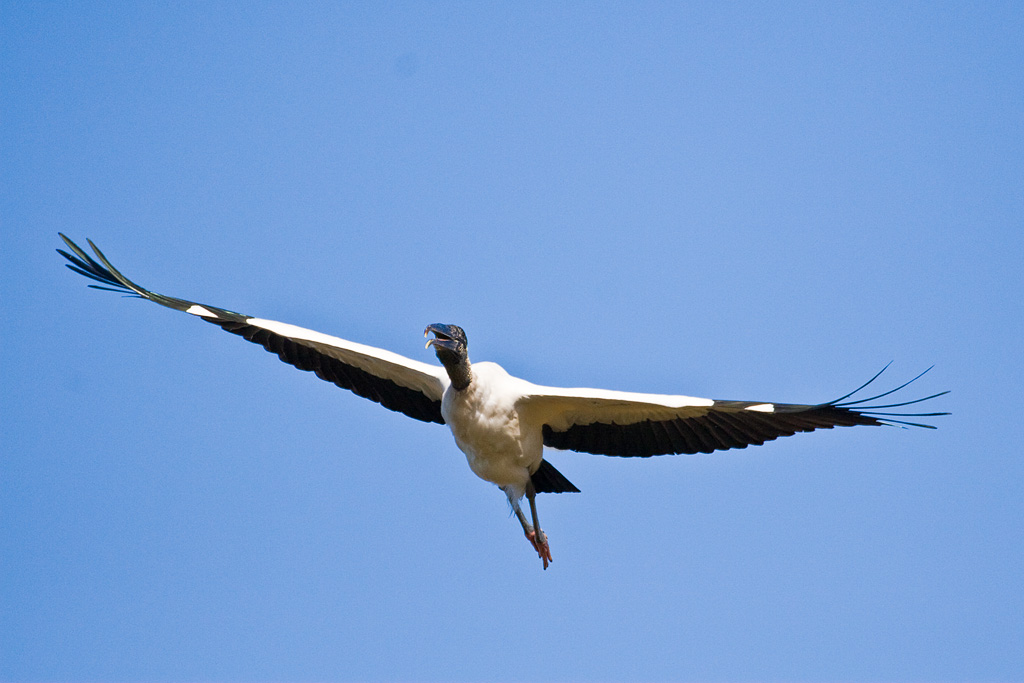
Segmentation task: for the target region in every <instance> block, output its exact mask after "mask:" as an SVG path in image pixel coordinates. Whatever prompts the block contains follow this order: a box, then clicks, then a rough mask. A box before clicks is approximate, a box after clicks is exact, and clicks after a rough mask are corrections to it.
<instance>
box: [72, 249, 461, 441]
mask: <svg viewBox="0 0 1024 683" xmlns="http://www.w3.org/2000/svg"><path fill="white" fill-rule="evenodd" d="M60 237H61V239H63V240H64V243H65V244H67V245H68V248H69V249H70V250H71V252H72V253H70V254H69V253H68V252H66V251H64V250H62V249H58V250H57V251H58V252H60V254H61V255H62V256H63V257H64V258H66V259H67V260H68V261H70V263H67V264H65V265H67V267H68V268H70V269H71V270H73V271H75V272H76V273H80V274H82V275H84V276H86V277H88V278H91V279H93V280H96V281H97V282H99V283H101V284H100V285H89V286H90V287H94V288H96V289H103V290H107V291H112V292H120V293H122V294H128V295H130V296H137V297H140V298H142V299H148V300H149V301H152V302H154V303H157V304H160V305H161V306H167V307H168V308H173V309H174V310H176V311H184V312H185V313H191V314H192V315H195V316H198V317H200V318H202V319H203V320H205V321H207V322H210V323H213V324H215V325H219V326H221V327H222V328H224V329H225V330H227V331H228V332H231V333H233V334H237V335H239V336H241V337H245V338H246V339H248V340H249V341H251V342H253V343H256V344H260V345H261V346H263V348H265V349H266V350H267V351H270V352H271V353H276V354H277V355H278V357H279V358H280V359H281V360H283V361H284V362H285V363H288V364H290V365H294V366H295V367H297V368H299V369H300V370H308V371H312V372H314V373H316V375H317V377H319V378H320V379H323V380H326V381H328V382H333V383H334V384H336V385H338V386H339V387H341V388H342V389H348V390H350V391H352V392H354V393H355V394H357V395H359V396H362V397H363V398H368V399H370V400H371V401H376V402H377V403H380V404H381V405H382V406H384V407H385V408H390V409H391V410H395V411H398V412H400V413H404V414H406V415H408V416H409V417H413V418H416V419H417V420H423V421H424V422H437V423H439V424H444V418H442V417H441V397H442V396H443V395H444V390H445V388H446V387H447V386H448V382H449V380H448V375H447V374H446V373H445V371H444V368H442V367H440V366H433V365H428V364H426V363H420V362H419V361H414V360H411V359H409V358H405V357H404V356H400V355H399V354H397V353H391V352H390V351H385V350H383V349H377V348H374V347H372V346H365V345H363V344H356V343H354V342H350V341H346V340H344V339H339V338H337V337H331V336H329V335H326V334H321V333H319V332H314V331H313V330H307V329H303V328H301V327H296V326H295V325H288V324H287V323H279V322H276V321H273V320H263V319H260V318H253V317H251V316H247V315H242V314H240V313H234V312H233V311H228V310H225V309H223V308H216V307H214V306H207V305H205V304H197V303H195V302H194V301H185V300H184V299H176V298H174V297H170V296H164V295H163V294H157V293H156V292H150V291H149V290H146V289H143V288H142V287H140V286H139V285H137V284H135V283H134V282H132V281H131V280H129V279H128V278H126V277H125V276H124V275H122V274H121V273H120V272H118V270H117V269H116V268H114V266H112V265H111V264H110V261H108V260H107V258H106V257H105V256H104V255H103V253H102V252H101V251H100V250H99V249H97V248H96V245H95V244H93V243H92V241H89V246H91V247H92V250H93V252H95V254H96V258H93V257H92V256H90V255H89V254H87V253H86V252H85V251H84V250H83V249H81V248H80V247H79V246H78V245H77V244H75V243H74V242H72V241H71V240H69V239H68V238H67V237H65V236H64V235H63V234H61V236H60Z"/></svg>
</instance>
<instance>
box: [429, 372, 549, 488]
mask: <svg viewBox="0 0 1024 683" xmlns="http://www.w3.org/2000/svg"><path fill="white" fill-rule="evenodd" d="M527 384H528V383H527V382H524V381H523V380H520V379H517V378H515V377H512V376H511V375H509V374H508V373H507V372H505V370H504V368H502V367H501V366H500V365H498V364H497V363H490V362H483V363H474V364H473V381H472V382H471V383H470V385H469V386H468V387H467V388H465V389H463V390H462V391H458V390H456V389H455V388H454V387H453V386H451V385H449V386H448V388H447V389H446V390H445V392H444V397H443V398H442V399H441V415H443V416H444V421H445V423H446V424H447V425H448V427H449V428H450V429H451V431H452V436H453V437H454V438H455V443H456V445H458V447H459V448H460V449H461V450H462V452H463V453H465V454H466V460H467V461H468V462H469V467H470V469H472V470H473V473H474V474H476V476H478V477H480V478H481V479H483V480H485V481H489V482H491V483H494V484H497V485H498V486H500V487H501V488H503V489H505V490H506V492H507V493H508V494H509V495H510V497H512V496H514V497H515V498H521V497H522V496H523V494H524V492H525V490H526V484H527V483H528V482H529V481H530V473H531V472H533V471H535V470H536V469H537V467H538V466H540V461H541V458H542V457H543V452H544V443H543V436H542V433H541V425H539V424H531V423H530V421H529V420H528V419H525V417H524V415H523V414H522V412H521V411H520V410H519V406H518V405H517V404H518V402H519V400H520V399H521V398H522V397H523V395H524V393H525V391H524V389H525V388H526V387H525V386H524V385H527Z"/></svg>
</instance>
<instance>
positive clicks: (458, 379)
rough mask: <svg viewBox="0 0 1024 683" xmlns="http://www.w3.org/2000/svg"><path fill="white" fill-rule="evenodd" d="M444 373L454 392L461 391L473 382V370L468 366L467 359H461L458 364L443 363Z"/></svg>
mask: <svg viewBox="0 0 1024 683" xmlns="http://www.w3.org/2000/svg"><path fill="white" fill-rule="evenodd" d="M444 369H445V371H447V372H448V379H450V380H451V381H452V386H453V387H455V390H456V391H462V390H463V389H465V388H466V387H468V386H469V385H470V384H471V383H472V382H473V370H472V369H471V368H470V366H469V359H468V358H463V359H461V360H459V361H458V362H453V363H445V364H444Z"/></svg>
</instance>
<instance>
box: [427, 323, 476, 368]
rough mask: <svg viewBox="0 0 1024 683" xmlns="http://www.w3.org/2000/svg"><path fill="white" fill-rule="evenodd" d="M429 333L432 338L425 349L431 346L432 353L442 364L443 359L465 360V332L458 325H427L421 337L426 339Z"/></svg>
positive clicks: (467, 349)
mask: <svg viewBox="0 0 1024 683" xmlns="http://www.w3.org/2000/svg"><path fill="white" fill-rule="evenodd" d="M430 333H433V334H434V338H433V339H431V340H429V341H427V348H428V349H429V348H430V347H431V346H433V347H434V352H435V353H437V357H438V358H440V359H441V362H442V363H443V362H444V359H445V357H449V358H451V357H453V356H456V357H458V358H465V357H467V356H468V355H469V344H468V342H467V341H466V331H465V330H463V329H462V328H461V327H459V326H458V325H445V324H444V323H434V324H433V325H427V329H426V330H425V331H424V332H423V336H424V337H426V336H427V335H429V334H430Z"/></svg>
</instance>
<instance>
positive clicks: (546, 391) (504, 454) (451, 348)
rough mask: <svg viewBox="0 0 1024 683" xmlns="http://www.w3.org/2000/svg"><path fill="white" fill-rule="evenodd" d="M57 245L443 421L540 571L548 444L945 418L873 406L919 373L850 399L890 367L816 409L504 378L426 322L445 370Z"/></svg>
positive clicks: (323, 371)
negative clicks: (185, 292)
mask: <svg viewBox="0 0 1024 683" xmlns="http://www.w3.org/2000/svg"><path fill="white" fill-rule="evenodd" d="M60 237H61V239H63V240H64V242H65V244H67V246H68V248H69V249H70V250H71V253H68V252H66V251H64V250H62V249H58V250H57V251H58V252H59V253H60V254H61V255H62V256H64V257H65V258H66V259H67V260H68V261H69V262H70V263H67V264H65V265H66V266H67V267H68V268H70V269H71V270H73V271H75V272H77V273H80V274H82V275H84V276H86V277H88V278H91V279H92V280H95V281H97V282H99V283H100V284H99V285H96V284H92V285H90V287H94V288H96V289H103V290H108V291H113V292H119V293H121V294H126V295H129V296H136V297H139V298H142V299H148V300H149V301H152V302H154V303H157V304H160V305H161V306H166V307H168V308H173V309H174V310H177V311H183V312H185V313H189V314H191V315H194V316H196V317H199V318H201V319H203V320H205V321H207V322H210V323H213V324H214V325H219V326H220V327H221V328H223V329H224V330H227V331H228V332H231V333H232V334H237V335H239V336H241V337H244V338H245V339H247V340H249V341H251V342H254V343H256V344H259V345H261V346H263V348H265V349H266V350H268V351H270V352H272V353H276V354H277V355H278V357H279V358H280V359H281V360H283V361H284V362H285V363H288V364H290V365H293V366H295V367H297V368H299V369H300V370H307V371H311V372H313V373H315V374H316V376H317V377H319V378H320V379H323V380H326V381H328V382H333V383H334V384H336V385H337V386H339V387H341V388H342V389H348V390H349V391H352V392H353V393H355V394H357V395H359V396H362V397H364V398H368V399H370V400H371V401H376V402H377V403H379V404H381V405H382V406H384V407H385V408H389V409H391V410H394V411H397V412H400V413H403V414H405V415H408V416H409V417H412V418H415V419H417V420H422V421H424V422H436V423H438V424H443V425H447V426H448V428H449V429H450V430H451V433H452V436H453V437H454V439H455V443H456V445H457V446H458V447H459V448H460V449H461V450H462V452H463V453H465V455H466V459H467V460H468V462H469V467H470V469H472V470H473V472H474V473H475V474H476V475H477V476H478V477H480V478H481V479H484V480H485V481H489V482H491V483H493V484H496V485H497V486H498V487H499V488H500V489H501V490H502V491H503V492H504V493H505V495H506V496H507V497H508V502H509V504H510V505H511V507H512V511H513V512H514V513H515V516H516V518H517V519H518V520H519V523H520V524H521V525H522V527H523V533H524V534H525V535H526V538H527V539H528V540H529V542H530V544H531V545H532V546H533V549H534V550H535V551H536V552H537V554H538V556H539V557H540V559H541V560H542V562H543V564H544V569H547V567H548V563H550V562H551V560H552V558H551V547H550V544H549V542H548V538H547V535H546V534H545V533H544V532H543V531H542V530H541V526H540V520H539V518H538V515H537V502H536V495H537V494H538V493H566V492H573V493H578V492H579V489H577V488H576V487H575V486H574V485H573V484H572V483H570V482H569V480H568V479H566V478H565V476H563V475H562V474H561V473H560V472H559V471H558V470H556V469H555V468H554V467H553V466H552V465H551V463H549V462H548V461H547V460H545V459H544V447H545V446H547V447H550V448H555V449H563V450H572V451H579V452H582V453H594V454H597V455H609V456H622V457H642V458H645V457H649V456H653V455H670V454H682V453H687V454H694V453H711V452H713V451H716V450H726V449H730V448H746V447H747V446H750V445H761V444H763V443H765V442H766V441H771V440H773V439H776V438H778V437H780V436H792V435H793V434H795V433H797V432H810V431H814V430H815V429H831V428H832V427H849V426H854V425H896V426H912V427H926V428H929V429H934V426H932V425H928V424H923V423H919V422H912V421H908V420H907V419H906V418H920V417H936V416H940V415H948V414H949V413H941V412H932V413H907V412H884V411H888V410H890V409H892V408H903V407H905V406H911V405H915V404H919V403H922V402H924V401H928V400H930V399H933V398H936V397H938V396H942V395H943V394H946V393H949V392H946V391H943V392H940V393H938V394H933V395H931V396H926V397H924V398H918V399H911V400H906V401H899V402H896V403H887V404H881V405H879V404H876V403H875V401H877V400H878V399H881V398H883V397H885V396H890V395H892V394H894V393H896V392H898V391H899V390H901V389H903V388H904V387H906V386H907V385H909V384H910V383H911V382H914V381H915V380H917V379H918V378H920V377H921V375H923V374H924V372H922V373H921V374H920V375H918V376H917V377H915V378H914V379H912V380H910V381H909V382H906V383H904V384H902V385H900V386H898V387H896V388H895V389H892V390H890V391H886V392H884V393H881V394H878V395H876V396H872V397H870V398H863V399H855V400H851V397H853V396H854V395H855V394H857V393H858V392H860V391H861V390H862V389H864V388H865V387H867V386H868V385H869V384H871V383H872V382H873V381H874V380H875V379H877V378H878V376H879V375H881V374H882V372H884V371H885V369H886V368H887V367H888V365H887V366H886V368H882V370H881V371H879V373H878V374H876V375H875V376H874V377H872V378H871V379H870V380H868V381H867V382H866V383H864V384H863V385H861V386H860V387H859V388H857V389H856V390H855V391H852V392H850V393H849V394H846V395H845V396H842V397H840V398H838V399H836V400H834V401H829V402H828V403H819V404H813V405H796V404H788V403H770V402H764V401H719V400H712V399H707V398H695V397H692V396H671V395H663V394H641V393H631V392H624V391H609V390H605V389H561V388H556V387H547V386H541V385H538V384H533V383H531V382H528V381H526V380H523V379H519V378H518V377H513V376H511V375H509V374H508V373H507V372H505V370H504V369H502V367H501V366H500V365H498V364H496V363H491V362H480V363H470V361H469V345H468V341H467V339H466V333H465V331H464V330H463V329H462V328H461V327H459V326H458V325H452V324H444V323H434V324H431V325H427V327H426V330H425V332H424V336H425V337H428V341H427V344H426V345H427V348H433V350H434V352H435V354H436V355H437V359H438V360H439V361H440V362H441V367H438V366H436V365H431V364H428V363H422V362H420V361H416V360H412V359H409V358H405V357H404V356H401V355H398V354H396V353H392V352H390V351H385V350H383V349H378V348H374V347H372V346H365V345H363V344H357V343H355V342H350V341H346V340H344V339H339V338H338V337H332V336H329V335H326V334H322V333H320V332H314V331H313V330H307V329H303V328H301V327H296V326H295V325H289V324H287V323H281V322H276V321H273V320H265V319H263V318H254V317H251V316H247V315H242V314H240V313H235V312H233V311H229V310H227V309H224V308H217V307H216V306H208V305H206V304H199V303H196V302H194V301H186V300H184V299H176V298H174V297H170V296H164V295H163V294H157V293H156V292H151V291H149V290H147V289H143V288H142V287H140V286H139V285H137V284H135V283H134V282H132V281H131V280H129V279H128V278H127V277H125V276H124V275H122V274H121V273H120V272H119V271H118V270H117V269H116V268H114V266H113V265H111V263H110V261H108V260H107V258H106V257H105V256H104V255H103V253H102V252H101V251H100V250H99V249H98V248H96V245H95V244H93V243H92V241H91V240H89V241H88V243H89V245H90V246H91V247H92V250H93V252H94V254H95V258H94V257H93V256H90V255H89V254H88V253H86V252H85V251H84V250H83V249H81V248H80V247H79V246H78V245H76V244H75V243H74V242H72V241H71V240H70V239H68V238H67V237H65V236H64V235H63V234H61V235H60ZM431 335H433V336H431ZM929 369H931V368H929ZM925 372H928V370H925ZM523 497H525V498H526V499H527V501H528V502H529V505H530V516H529V518H527V516H526V514H525V513H524V512H523V510H522V508H521V507H520V501H521V500H522V498H523Z"/></svg>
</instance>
